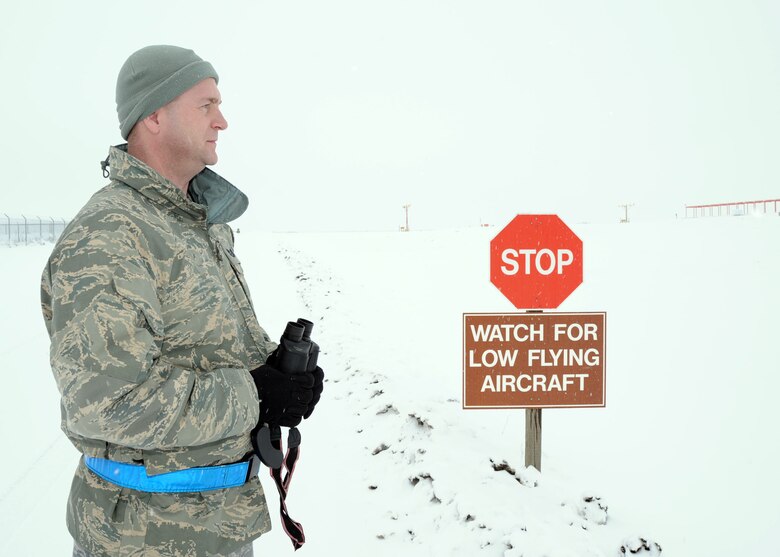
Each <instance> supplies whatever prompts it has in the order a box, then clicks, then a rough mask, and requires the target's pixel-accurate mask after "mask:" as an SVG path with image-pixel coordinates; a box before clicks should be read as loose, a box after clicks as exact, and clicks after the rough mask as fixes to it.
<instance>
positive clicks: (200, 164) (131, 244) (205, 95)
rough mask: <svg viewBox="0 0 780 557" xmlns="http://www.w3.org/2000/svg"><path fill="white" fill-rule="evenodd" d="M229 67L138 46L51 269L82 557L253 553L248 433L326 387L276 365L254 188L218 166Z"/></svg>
mask: <svg viewBox="0 0 780 557" xmlns="http://www.w3.org/2000/svg"><path fill="white" fill-rule="evenodd" d="M218 79H219V78H218V76H217V73H216V71H214V68H213V67H212V66H211V64H209V63H208V62H206V61H204V60H202V59H201V58H200V57H198V56H197V55H196V54H195V53H194V52H193V51H191V50H187V49H183V48H179V47H174V46H150V47H146V48H143V49H141V50H139V51H137V52H135V53H134V54H132V55H131V56H130V57H129V58H128V60H127V61H126V62H125V64H124V65H123V67H122V69H121V70H120V72H119V78H118V80H117V94H116V100H117V112H118V115H119V122H120V130H121V133H122V137H123V138H125V139H126V140H127V144H125V145H121V146H118V147H112V148H111V149H110V153H109V157H108V159H107V160H106V161H105V162H104V163H103V170H104V174H105V175H106V176H107V177H108V176H110V178H111V182H110V183H109V184H108V185H107V186H106V187H104V188H103V189H101V190H100V191H98V192H97V193H96V194H95V195H94V196H93V197H92V198H91V199H90V200H89V202H88V203H87V204H86V205H85V206H84V208H83V209H82V210H81V211H80V212H79V213H78V215H77V216H76V217H75V218H74V219H73V221H72V222H71V223H70V224H69V226H68V227H67V229H66V230H65V231H64V232H63V234H62V236H61V238H60V240H59V241H58V243H57V245H56V246H55V248H54V250H53V252H52V255H51V257H50V259H49V262H48V265H47V266H46V269H45V270H44V273H43V279H42V289H41V300H42V308H43V314H44V319H45V322H46V327H47V329H48V332H49V335H50V337H51V354H50V355H51V364H52V370H53V373H54V376H55V379H56V381H57V386H58V388H59V391H60V393H61V395H62V402H61V410H62V429H63V431H64V432H65V433H66V435H67V436H68V438H69V439H70V440H71V442H73V444H74V445H75V446H76V447H77V448H78V449H79V451H81V452H82V453H83V455H84V456H83V457H82V459H81V460H80V462H79V465H78V468H77V470H76V473H75V476H74V479H73V484H72V487H71V492H70V497H69V500H68V509H67V525H68V529H69V531H70V533H71V535H72V536H73V538H74V541H75V547H74V555H77V556H95V557H117V556H120V555H121V556H130V555H138V556H141V555H143V556H177V557H178V556H181V557H184V556H212V555H230V556H249V555H252V545H251V542H252V540H253V539H255V538H257V537H258V536H260V535H261V534H263V533H264V532H266V531H268V530H269V529H270V520H269V515H268V509H267V506H266V502H265V497H264V494H263V490H262V487H261V485H260V482H259V480H258V479H257V476H256V474H257V465H256V461H257V460H256V458H255V457H253V456H252V454H251V453H252V442H251V440H250V438H251V435H250V432H252V430H253V429H255V428H256V427H258V426H259V425H262V424H276V425H283V426H287V427H293V426H295V425H297V424H298V423H300V421H301V419H302V417H303V416H304V415H306V417H308V415H310V414H311V412H312V410H313V409H314V405H315V404H316V403H317V401H318V400H319V393H320V392H321V390H322V372H321V370H320V369H319V368H318V370H317V371H316V372H315V373H300V374H286V373H282V372H280V371H279V370H277V369H276V368H275V367H273V363H274V361H275V360H274V350H275V349H276V344H275V343H273V342H272V341H271V340H270V338H269V336H268V335H267V334H266V332H265V331H264V330H263V329H262V328H261V326H260V325H259V324H258V321H257V318H256V316H255V313H254V309H253V306H252V301H251V298H250V295H249V289H248V288H247V284H246V281H245V280H244V276H243V271H242V269H241V265H240V263H239V261H238V259H237V258H236V256H235V254H234V252H233V234H232V231H231V229H230V227H229V226H228V224H227V223H228V222H230V221H231V220H234V219H235V218H237V217H238V216H240V215H241V214H242V213H243V212H244V210H245V209H246V207H247V204H248V201H247V198H246V196H245V195H244V194H243V193H241V192H240V191H239V190H238V189H237V188H236V187H235V186H233V185H232V184H230V183H229V182H227V181H226V180H225V179H223V178H222V177H220V176H219V175H217V174H216V173H214V172H212V171H211V170H210V169H207V168H205V167H206V166H207V165H213V164H215V163H216V162H217V139H218V137H219V132H221V131H224V130H225V129H227V126H228V124H227V121H226V120H225V118H224V116H223V114H222V112H221V108H220V104H221V97H220V93H219V89H218V87H217V83H218ZM106 167H108V168H110V174H107V172H106V171H107V168H106ZM267 360H268V361H267Z"/></svg>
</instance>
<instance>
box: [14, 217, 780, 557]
mask: <svg viewBox="0 0 780 557" xmlns="http://www.w3.org/2000/svg"><path fill="white" fill-rule="evenodd" d="M568 224H569V226H570V227H572V228H573V229H574V231H575V232H576V233H577V234H578V235H579V236H580V237H581V238H582V240H583V244H584V250H585V268H584V275H585V280H584V283H583V284H582V285H581V286H580V287H579V289H577V290H576V291H575V292H574V294H572V295H571V296H570V297H569V298H568V300H567V301H566V302H564V304H563V305H562V306H561V307H560V308H559V310H560V311H606V312H607V324H608V325H607V351H608V352H607V358H606V362H607V371H606V373H607V406H606V408H589V409H548V410H544V412H543V415H544V420H543V424H544V430H543V450H542V452H543V458H542V472H541V474H538V473H536V472H535V471H534V470H532V469H531V470H526V469H524V466H523V462H524V456H523V435H524V412H523V411H522V410H463V409H462V406H461V376H462V369H461V366H462V361H461V354H462V331H461V327H462V314H463V313H471V312H512V311H515V310H514V308H513V307H512V306H511V305H510V304H509V302H508V301H506V299H504V298H503V296H502V295H501V294H500V293H499V292H498V290H497V289H496V288H495V287H493V286H492V285H491V284H490V282H489V271H488V258H489V242H490V239H491V238H492V237H493V236H494V235H495V234H496V233H497V231H498V229H496V228H491V229H463V230H450V231H429V232H414V231H413V232H411V233H397V232H396V233H378V232H375V233H328V234H313V233H306V234H302V233H301V234H293V233H289V234H272V233H264V232H260V231H252V230H251V229H250V228H251V227H249V226H247V225H246V224H243V223H242V225H241V233H240V234H239V235H238V236H237V245H236V251H237V253H238V255H239V256H240V257H241V259H242V261H243V264H244V268H245V271H246V273H247V276H248V277H249V280H250V286H251V287H252V291H253V297H254V299H255V303H256V305H257V312H258V314H259V317H260V321H261V323H262V324H263V325H264V326H265V327H266V329H267V330H268V331H269V333H270V334H271V335H272V336H274V337H276V336H278V335H279V334H280V333H281V331H282V329H283V326H284V323H285V322H286V321H288V320H290V319H295V318H297V317H308V318H310V319H312V320H313V321H315V323H316V328H315V334H314V337H315V340H317V341H318V342H319V343H320V345H321V346H322V349H323V354H322V356H321V362H322V366H323V367H324V369H325V372H326V376H327V383H326V387H325V392H324V395H323V400H322V402H321V403H320V405H319V406H318V408H317V411H316V412H315V413H314V415H313V417H312V419H311V420H308V421H306V422H304V424H303V425H302V427H301V432H302V434H303V446H302V456H301V461H300V463H299V466H298V468H297V470H296V476H295V479H294V481H293V485H292V490H291V494H290V496H289V498H288V504H289V509H290V513H291V514H292V516H293V517H294V518H295V519H297V520H299V521H300V522H302V523H303V525H304V527H305V530H306V535H307V543H306V545H305V546H304V548H303V549H302V550H301V554H308V555H312V556H314V555H317V556H325V555H327V556H331V555H333V556H342V555H349V556H351V555H355V556H358V555H397V554H400V553H402V554H404V555H419V556H427V555H441V556H450V555H463V556H471V555H495V556H501V555H504V556H507V557H512V556H514V557H519V556H521V555H522V556H524V557H542V556H549V557H562V556H576V557H590V556H593V557H595V556H607V557H615V556H620V555H622V554H623V553H622V552H621V546H624V547H625V552H626V553H630V552H631V551H638V553H637V555H653V554H657V553H658V546H660V547H661V548H663V555H680V556H685V557H721V556H723V557H725V556H732V555H740V556H741V555H748V556H759V555H778V551H779V550H778V543H780V485H779V484H778V482H777V480H776V473H775V469H776V467H777V466H778V464H780V458H779V457H780V441H779V440H778V439H780V435H778V433H777V431H776V428H777V426H778V424H780V406H779V405H778V404H777V403H776V396H777V393H778V391H779V390H780V363H778V361H779V360H780V351H778V337H780V327H778V324H777V321H776V319H777V318H778V315H780V289H778V288H777V286H776V285H777V284H778V283H780V262H779V261H778V244H779V242H780V218H778V217H776V216H773V217H770V216H768V217H764V218H753V217H738V218H719V219H715V218H712V219H689V220H675V221H667V222H652V223H650V222H648V223H631V224H628V225H619V224H614V225H588V224H576V223H571V222H569V223H568ZM50 249H51V246H30V247H17V248H3V249H1V250H0V254H2V257H3V261H4V263H5V265H4V266H3V267H4V270H3V273H2V275H0V292H2V293H3V294H2V308H3V312H2V317H3V319H2V320H0V358H2V362H3V367H4V371H5V373H4V374H3V375H4V378H5V380H4V383H3V389H0V442H2V447H3V455H4V458H3V459H2V463H1V464H0V471H1V472H2V473H0V533H1V534H2V535H0V555H14V556H16V555H19V556H28V555H29V556H38V555H40V556H48V555H67V554H68V551H69V548H70V544H71V542H70V539H69V536H68V533H67V531H66V529H65V525H64V514H65V501H66V498H67V493H68V490H69V485H70V477H71V475H72V472H73V469H74V467H75V466H76V462H77V458H78V455H77V454H76V452H75V450H74V449H73V448H72V447H71V446H70V444H69V443H68V441H67V440H66V439H65V437H64V436H63V435H62V434H61V432H60V431H59V409H58V394H57V391H56V388H55V385H54V381H53V379H52V377H51V372H50V370H49V367H48V339H47V337H46V333H45V329H44V326H43V322H42V319H41V316H40V311H39V309H38V286H37V285H38V281H39V276H40V272H41V269H42V267H43V265H44V262H45V260H46V257H47V256H48V253H49V251H50ZM263 478H264V479H263V483H264V486H265V489H266V493H267V495H268V498H269V502H270V506H271V509H272V516H273V518H274V520H275V523H274V526H275V528H274V530H273V531H272V532H271V533H269V534H268V535H266V536H263V537H262V538H260V539H259V540H257V542H256V543H255V553H256V554H257V555H288V554H292V547H291V545H290V544H289V541H288V540H287V538H286V537H285V536H284V534H283V532H282V530H281V527H280V526H279V524H278V513H277V512H276V510H275V509H277V508H278V507H277V500H278V499H277V497H276V491H275V487H274V485H273V483H272V482H271V481H270V478H267V477H266V476H263ZM642 540H646V542H644V543H643V542H642ZM656 544H658V546H657V545H656ZM642 546H644V547H645V548H646V549H641V547H642Z"/></svg>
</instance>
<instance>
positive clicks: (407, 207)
mask: <svg viewBox="0 0 780 557" xmlns="http://www.w3.org/2000/svg"><path fill="white" fill-rule="evenodd" d="M411 206H412V204H411V203H407V204H406V205H403V209H404V213H405V214H406V226H404V232H409V207H411Z"/></svg>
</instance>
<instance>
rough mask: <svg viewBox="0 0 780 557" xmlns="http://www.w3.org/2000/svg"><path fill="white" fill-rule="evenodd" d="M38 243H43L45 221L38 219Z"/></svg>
mask: <svg viewBox="0 0 780 557" xmlns="http://www.w3.org/2000/svg"><path fill="white" fill-rule="evenodd" d="M38 241H39V242H40V243H43V219H42V218H41V217H38Z"/></svg>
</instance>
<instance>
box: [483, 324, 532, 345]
mask: <svg viewBox="0 0 780 557" xmlns="http://www.w3.org/2000/svg"><path fill="white" fill-rule="evenodd" d="M471 338H472V339H474V340H476V341H477V342H509V341H510V340H512V339H515V340H516V341H517V342H526V341H529V340H530V341H539V342H544V326H543V325H542V324H541V323H532V324H531V325H530V326H529V325H527V324H525V323H518V324H517V325H510V324H503V325H501V324H497V323H496V324H491V325H485V324H479V325H471Z"/></svg>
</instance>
